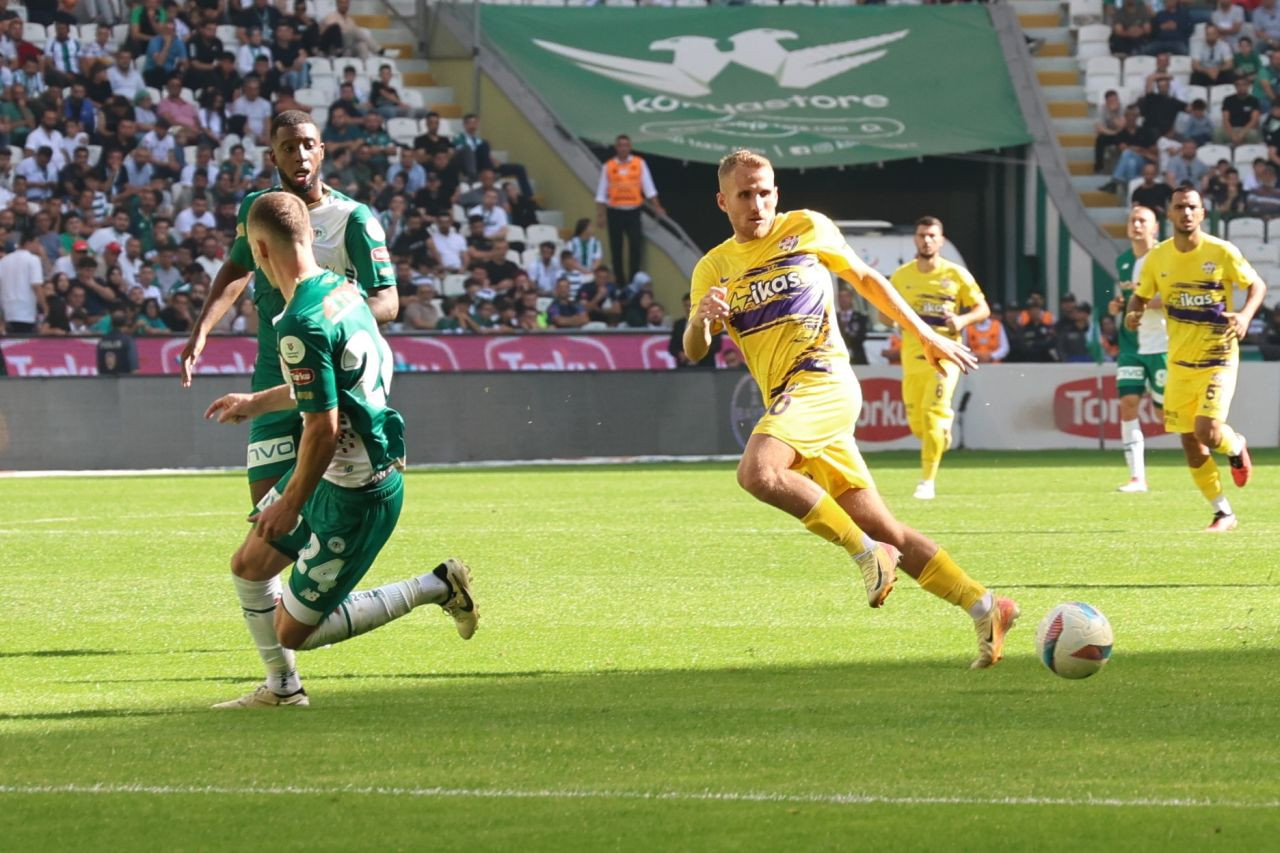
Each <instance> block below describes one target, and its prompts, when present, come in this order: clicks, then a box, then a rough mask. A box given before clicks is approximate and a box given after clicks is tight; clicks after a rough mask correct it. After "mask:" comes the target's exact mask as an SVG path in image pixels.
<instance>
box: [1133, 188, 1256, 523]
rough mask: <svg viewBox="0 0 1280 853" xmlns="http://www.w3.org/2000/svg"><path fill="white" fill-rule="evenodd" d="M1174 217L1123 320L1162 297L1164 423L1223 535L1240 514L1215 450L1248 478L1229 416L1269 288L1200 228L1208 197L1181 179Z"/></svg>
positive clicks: (1236, 476) (1240, 478)
mask: <svg viewBox="0 0 1280 853" xmlns="http://www.w3.org/2000/svg"><path fill="white" fill-rule="evenodd" d="M1169 221H1170V222H1171V223H1172V224H1173V237H1171V238H1170V239H1168V240H1165V241H1164V242H1162V243H1160V244H1158V245H1157V246H1156V247H1155V248H1154V249H1152V250H1151V251H1150V252H1148V253H1147V254H1146V256H1145V262H1144V263H1143V265H1142V273H1141V274H1140V275H1139V277H1138V287H1137V289H1136V290H1135V291H1134V293H1133V296H1132V297H1130V299H1129V311H1128V313H1127V314H1126V315H1125V323H1126V325H1128V327H1129V328H1130V329H1137V328H1138V324H1139V323H1140V322H1141V321H1142V315H1143V313H1144V312H1145V311H1146V308H1147V303H1148V302H1150V301H1151V299H1152V298H1153V297H1154V296H1155V295H1156V294H1159V295H1160V299H1161V301H1162V302H1163V303H1164V311H1165V317H1166V319H1167V321H1168V330H1169V372H1168V375H1167V377H1166V379H1165V389H1164V426H1165V429H1166V430H1168V431H1169V432H1173V433H1178V434H1179V435H1180V436H1181V437H1182V449H1183V451H1184V452H1185V453H1186V455H1187V465H1188V466H1190V468H1191V479H1192V480H1194V481H1195V484H1196V486H1197V487H1198V488H1199V489H1200V493H1201V494H1203V495H1204V496H1205V498H1206V499H1207V500H1208V501H1209V503H1210V504H1212V505H1213V521H1212V522H1211V523H1210V524H1209V527H1208V528H1207V529H1208V530H1209V531H1210V532H1213V533H1220V532H1224V531H1227V530H1234V529H1235V527H1236V516H1235V513H1233V512H1232V511H1231V504H1230V503H1229V502H1228V501H1227V498H1226V495H1224V494H1223V493H1222V479H1221V477H1219V476H1218V465H1217V463H1216V462H1214V461H1213V456H1212V454H1211V453H1210V451H1212V450H1216V451H1217V452H1218V453H1221V454H1223V455H1224V456H1226V457H1227V459H1228V460H1229V461H1230V463H1231V478H1232V479H1233V480H1235V483H1236V485H1237V486H1243V485H1244V484H1245V483H1247V482H1249V475H1250V474H1251V473H1252V471H1253V464H1252V462H1251V461H1250V460H1249V448H1248V446H1247V444H1246V442H1245V439H1244V436H1243V435H1240V434H1239V433H1237V432H1236V431H1235V430H1233V429H1232V428H1231V427H1230V426H1228V425H1227V422H1226V418H1227V410H1228V409H1230V408H1231V397H1232V395H1233V394H1234V393H1235V390H1236V369H1237V365H1238V364H1239V361H1240V339H1241V338H1243V337H1244V336H1245V333H1246V332H1248V331H1249V322H1250V321H1251V320H1252V319H1253V315H1254V314H1255V313H1257V311H1258V307H1259V306H1260V305H1261V304H1262V299H1263V297H1264V296H1265V295H1266V292H1267V286H1266V284H1265V283H1264V282H1263V281H1262V279H1261V278H1259V277H1258V273H1257V272H1255V271H1254V269H1253V267H1252V266H1250V265H1249V262H1248V261H1246V260H1245V259H1244V257H1243V256H1242V255H1241V254H1240V250H1239V249H1237V248H1236V247H1235V246H1233V245H1232V244H1231V243H1228V242H1227V241H1226V240H1219V239H1218V238H1216V237H1212V236H1210V235H1208V234H1205V233H1204V232H1203V231H1201V230H1200V223H1201V222H1203V221H1204V202H1203V200H1202V199H1201V197H1200V193H1199V191H1198V190H1196V189H1195V188H1194V187H1192V186H1190V185H1185V184H1184V185H1183V186H1180V187H1178V188H1177V189H1176V190H1174V191H1173V196H1172V198H1171V199H1170V200H1169ZM1246 289H1247V290H1248V295H1247V296H1246V298H1245V303H1244V307H1243V308H1241V309H1240V310H1239V311H1232V310H1231V306H1232V305H1233V304H1234V299H1235V291H1236V290H1246Z"/></svg>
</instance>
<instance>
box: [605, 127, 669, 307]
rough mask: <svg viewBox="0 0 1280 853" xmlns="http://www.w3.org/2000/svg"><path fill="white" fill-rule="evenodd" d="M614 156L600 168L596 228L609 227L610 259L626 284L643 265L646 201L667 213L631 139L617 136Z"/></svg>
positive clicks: (655, 208)
mask: <svg viewBox="0 0 1280 853" xmlns="http://www.w3.org/2000/svg"><path fill="white" fill-rule="evenodd" d="M614 151H616V152H617V153H616V154H615V156H613V157H611V158H609V160H608V161H606V162H605V164H604V168H602V169H601V170H600V183H599V185H598V186H597V187H596V228H604V227H606V225H607V226H608V230H609V261H610V263H612V264H613V274H614V277H615V279H616V280H617V281H618V283H619V284H620V285H622V286H623V287H626V286H627V285H628V284H629V283H630V282H632V281H634V280H635V277H636V273H638V272H640V271H641V270H642V269H643V265H644V229H643V227H642V224H641V219H640V213H641V211H642V210H644V204H645V202H646V201H648V202H649V203H651V204H652V205H653V208H654V212H655V213H656V214H657V215H658V216H666V215H667V212H666V211H665V210H663V208H662V204H661V202H659V201H658V189H657V187H655V186H654V184H653V177H652V176H651V175H650V174H649V167H648V165H646V164H645V162H644V160H642V159H641V158H640V157H638V156H637V155H635V154H632V153H631V139H630V138H629V137H627V136H625V135H624V136H619V137H618V138H617V139H616V140H615V141H614ZM624 240H625V242H626V244H627V263H626V264H625V265H624V264H623V262H622V244H623V241H624Z"/></svg>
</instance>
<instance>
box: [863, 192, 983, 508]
mask: <svg viewBox="0 0 1280 853" xmlns="http://www.w3.org/2000/svg"><path fill="white" fill-rule="evenodd" d="M946 242H947V238H946V237H944V236H943V234H942V220H940V219H938V218H937V217H936V216H923V217H921V218H920V219H919V220H917V221H916V233H915V243H916V256H915V258H914V259H913V260H910V261H907V262H906V263H905V264H903V265H902V266H900V267H898V268H897V269H896V270H894V272H893V275H891V276H890V277H889V281H890V282H892V283H893V286H894V287H896V288H897V289H898V292H899V293H900V294H902V298H903V299H905V300H906V302H907V304H908V305H910V306H911V310H913V311H915V312H916V314H918V315H919V316H920V319H921V320H923V321H924V322H925V323H927V324H928V325H929V326H931V327H933V329H934V330H935V331H936V332H937V333H938V334H940V335H943V336H945V337H948V338H950V339H952V340H954V341H959V340H960V339H961V335H963V334H964V330H965V328H966V327H967V326H971V325H973V324H974V323H981V322H982V321H983V320H985V319H987V318H988V317H990V316H991V309H990V308H989V307H987V298H986V297H985V296H983V295H982V289H981V288H980V287H978V283H977V282H976V281H974V280H973V276H972V275H970V274H969V271H968V270H967V269H965V268H964V267H962V266H960V265H959V264H955V263H952V262H951V261H948V260H947V259H946V258H944V257H942V246H943V245H944V244H945V243H946ZM886 319H889V320H891V319H892V318H888V317H886ZM959 381H960V366H959V365H958V364H956V363H955V362H951V361H944V362H942V363H941V364H939V365H938V366H936V367H935V366H934V365H933V364H932V363H931V362H930V360H929V359H927V358H926V357H925V353H924V347H923V346H922V345H921V343H920V341H919V340H918V339H917V338H915V337H914V336H912V335H904V336H903V338H902V402H903V403H904V404H905V405H906V409H907V424H908V426H910V427H911V434H912V435H914V436H915V437H916V438H918V439H920V484H919V485H918V486H916V491H915V495H914V496H915V497H916V498H919V499H920V500H926V501H928V500H933V498H934V496H935V494H936V489H935V486H934V481H935V480H936V479H937V477H938V466H939V465H940V464H941V463H942V454H943V453H945V452H946V451H947V450H948V449H950V447H951V424H952V423H953V422H954V421H955V416H956V413H955V412H954V411H953V410H952V408H951V398H952V396H953V395H954V394H955V392H956V383H957V382H959Z"/></svg>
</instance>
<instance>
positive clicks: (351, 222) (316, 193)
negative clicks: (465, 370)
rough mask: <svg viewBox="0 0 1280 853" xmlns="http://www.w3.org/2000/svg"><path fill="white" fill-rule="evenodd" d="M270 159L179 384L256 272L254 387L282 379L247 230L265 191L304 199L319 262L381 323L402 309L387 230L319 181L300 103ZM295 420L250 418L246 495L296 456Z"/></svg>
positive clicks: (274, 126)
mask: <svg viewBox="0 0 1280 853" xmlns="http://www.w3.org/2000/svg"><path fill="white" fill-rule="evenodd" d="M269 156H270V159H271V163H272V164H273V165H274V166H275V167H276V169H277V171H278V173H279V176H280V183H279V184H277V185H276V186H274V187H271V188H270V189H267V190H261V191H259V192H256V193H250V194H249V195H248V196H246V197H245V200H244V202H243V203H242V204H241V205H240V213H239V216H238V217H237V219H236V239H235V243H234V244H233V245H232V247H231V252H230V254H229V256H228V258H227V260H226V262H225V263H223V265H222V268H221V269H220V270H219V271H218V275H217V277H216V278H215V279H214V280H213V286H212V288H211V290H210V293H209V299H208V301H206V302H205V305H204V308H203V309H202V310H201V312H200V317H199V318H198V319H197V320H196V323H195V326H194V328H192V330H191V336H190V338H189V339H188V340H187V345H186V346H185V347H184V348H183V350H182V354H181V357H180V358H181V378H182V385H183V387H189V386H190V385H191V378H192V372H193V371H194V369H195V365H196V362H197V361H198V360H199V358H200V353H201V352H202V351H203V350H204V346H205V342H206V340H207V338H208V335H209V332H210V330H212V329H213V327H214V325H216V324H217V322H218V321H219V320H220V319H222V317H223V315H225V314H226V313H227V311H229V310H231V308H232V307H233V306H234V305H235V304H236V303H237V302H238V301H239V300H240V295H241V294H242V293H243V292H244V289H245V287H246V286H247V285H248V283H249V279H250V277H254V280H255V285H254V293H253V298H254V304H255V306H256V307H257V310H258V357H257V360H256V361H255V363H254V366H253V380H252V384H251V385H250V387H251V389H252V390H254V391H263V390H266V389H268V388H274V387H276V386H278V385H279V384H280V383H281V382H282V381H284V380H283V378H282V376H281V373H280V359H279V358H278V355H277V352H276V338H277V336H276V332H275V329H274V328H273V327H272V323H273V321H274V320H275V318H276V317H277V316H279V315H280V312H281V311H283V310H284V299H283V297H281V295H280V290H279V289H278V288H276V287H272V286H271V282H269V281H267V280H266V279H267V277H268V275H267V273H266V272H265V271H264V270H262V269H260V268H258V267H256V266H255V264H254V260H253V255H252V253H251V252H250V249H249V243H248V240H247V239H246V235H245V218H246V217H247V216H248V214H249V209H250V207H252V205H253V203H254V201H256V200H257V199H258V198H259V197H261V196H262V195H264V194H267V193H277V192H284V193H289V194H292V195H295V196H297V197H298V198H300V199H302V200H303V201H304V202H306V203H307V206H308V209H309V212H310V215H311V223H312V226H313V227H314V229H315V234H314V235H313V236H314V242H313V245H314V249H315V259H316V261H317V262H318V263H319V265H320V266H321V267H324V268H325V269H328V270H330V271H332V272H334V273H337V274H338V275H341V276H345V277H346V278H348V279H350V280H351V281H353V282H355V286H356V287H357V288H358V289H359V291H360V293H361V296H363V297H365V298H366V299H367V301H368V303H369V307H370V309H371V310H372V311H373V316H374V319H375V320H377V322H379V323H388V322H390V321H392V320H394V319H395V317H396V313H397V312H398V311H399V305H400V303H399V297H398V296H397V295H396V288H395V270H394V267H393V266H392V264H391V256H390V254H389V253H388V252H387V247H386V235H385V234H384V232H383V230H382V226H381V225H379V223H378V219H377V217H376V216H375V215H374V214H373V212H372V211H371V210H369V208H368V207H367V206H365V205H363V204H361V203H360V202H357V201H354V200H352V199H350V198H348V197H347V196H345V195H343V194H342V193H339V192H336V191H335V190H333V189H330V188H329V187H327V186H325V185H324V183H323V182H322V181H321V180H320V167H321V165H322V164H323V163H324V143H323V142H321V141H320V130H319V128H317V127H316V124H315V119H313V118H312V117H311V116H310V115H308V114H307V113H304V112H301V111H298V110H287V111H285V112H283V113H281V114H280V115H278V116H276V117H275V118H274V119H273V120H272V122H271V151H270V155H269ZM299 424H300V422H299V420H298V417H297V414H296V413H295V412H273V413H269V414H267V415H264V416H262V417H260V418H255V419H254V422H253V423H252V424H251V425H250V430H249V447H248V459H247V470H248V475H249V494H250V497H251V499H252V500H253V503H254V504H257V502H258V501H260V500H261V499H262V496H263V495H265V494H266V493H267V492H268V491H269V490H270V489H271V487H272V486H273V485H275V483H276V481H277V480H278V479H279V478H280V477H281V475H283V474H284V473H285V472H286V471H288V470H289V469H290V468H291V467H292V466H293V463H294V459H295V456H296V452H297V437H298V430H299Z"/></svg>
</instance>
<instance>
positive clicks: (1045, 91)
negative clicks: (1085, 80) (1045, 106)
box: [1040, 85, 1085, 102]
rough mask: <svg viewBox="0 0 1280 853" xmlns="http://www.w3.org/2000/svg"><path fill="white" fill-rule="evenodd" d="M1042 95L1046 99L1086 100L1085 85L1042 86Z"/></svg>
mask: <svg viewBox="0 0 1280 853" xmlns="http://www.w3.org/2000/svg"><path fill="white" fill-rule="evenodd" d="M1040 95H1041V97H1043V98H1044V99H1045V100H1046V101H1082V102H1083V101H1084V100H1085V97H1084V87H1083V86H1072V85H1065V86H1041V87H1040Z"/></svg>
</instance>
